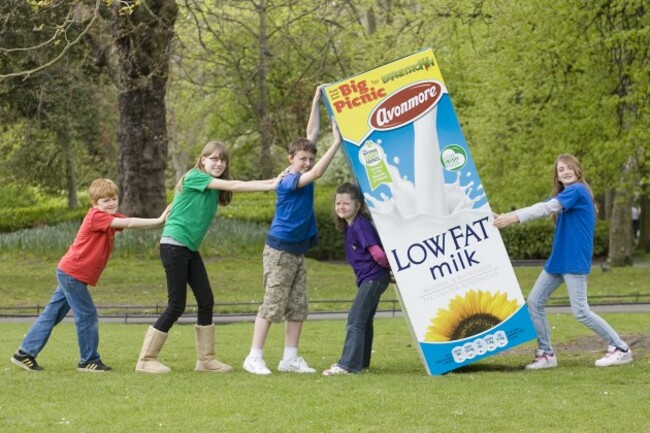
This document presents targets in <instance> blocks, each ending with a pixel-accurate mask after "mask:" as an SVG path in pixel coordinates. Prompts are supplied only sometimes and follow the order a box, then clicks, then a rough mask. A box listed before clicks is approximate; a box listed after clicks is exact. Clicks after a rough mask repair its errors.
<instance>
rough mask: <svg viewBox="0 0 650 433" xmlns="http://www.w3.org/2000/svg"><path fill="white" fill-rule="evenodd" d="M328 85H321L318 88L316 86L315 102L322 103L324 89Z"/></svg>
mask: <svg viewBox="0 0 650 433" xmlns="http://www.w3.org/2000/svg"><path fill="white" fill-rule="evenodd" d="M327 85H329V83H324V84H319V85H318V86H316V93H314V101H313V102H318V101H320V98H321V96H322V95H323V89H324V88H325V86H327Z"/></svg>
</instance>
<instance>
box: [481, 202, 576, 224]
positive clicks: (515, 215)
mask: <svg viewBox="0 0 650 433" xmlns="http://www.w3.org/2000/svg"><path fill="white" fill-rule="evenodd" d="M562 209H563V206H562V203H560V202H559V201H558V199H556V198H552V199H550V200H548V201H543V202H540V203H535V204H534V205H532V206H528V207H524V208H521V209H517V210H514V211H512V212H508V213H507V214H501V215H498V214H494V222H493V224H494V226H495V227H498V228H503V227H507V226H509V225H510V224H513V223H522V224H523V223H526V222H528V221H532V220H535V219H537V218H541V217H543V216H549V215H550V214H552V213H553V212H559V211H561V210H562Z"/></svg>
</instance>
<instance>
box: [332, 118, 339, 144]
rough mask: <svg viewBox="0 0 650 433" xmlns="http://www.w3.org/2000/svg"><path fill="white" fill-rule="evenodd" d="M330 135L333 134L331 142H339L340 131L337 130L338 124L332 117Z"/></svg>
mask: <svg viewBox="0 0 650 433" xmlns="http://www.w3.org/2000/svg"><path fill="white" fill-rule="evenodd" d="M332 135H333V136H334V141H333V142H332V144H336V145H339V144H341V132H340V131H339V126H338V125H337V124H336V120H334V118H332Z"/></svg>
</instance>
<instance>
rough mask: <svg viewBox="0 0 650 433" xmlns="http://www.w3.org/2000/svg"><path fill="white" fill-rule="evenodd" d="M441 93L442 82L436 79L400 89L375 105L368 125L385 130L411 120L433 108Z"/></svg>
mask: <svg viewBox="0 0 650 433" xmlns="http://www.w3.org/2000/svg"><path fill="white" fill-rule="evenodd" d="M442 95H443V93H442V84H440V83H439V82H437V81H420V82H419V83H416V84H413V85H412V86H409V87H405V88H403V89H400V90H398V91H397V92H395V93H393V94H392V95H390V96H389V97H387V98H386V99H385V100H384V101H382V103H381V104H380V105H378V106H377V107H375V109H374V110H373V111H372V113H371V114H370V121H369V122H370V126H372V127H373V128H375V129H380V130H382V129H384V130H387V129H395V128H397V127H400V126H402V125H406V124H407V123H410V122H413V121H414V120H416V119H418V118H419V117H420V116H422V115H423V114H424V113H426V112H427V111H429V109H431V108H433V106H435V105H436V104H437V103H438V101H439V100H440V98H442Z"/></svg>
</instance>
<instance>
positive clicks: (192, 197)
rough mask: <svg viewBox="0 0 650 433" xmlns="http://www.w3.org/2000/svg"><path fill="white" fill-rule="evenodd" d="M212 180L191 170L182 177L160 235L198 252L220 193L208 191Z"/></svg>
mask: <svg viewBox="0 0 650 433" xmlns="http://www.w3.org/2000/svg"><path fill="white" fill-rule="evenodd" d="M212 179H214V178H213V177H212V176H210V175H209V174H207V173H205V172H203V171H201V170H199V169H198V168H193V169H191V170H190V171H188V172H187V173H186V174H185V178H184V179H183V187H182V190H181V191H180V192H179V193H177V194H176V196H175V197H174V201H173V202H172V210H171V212H170V213H169V216H167V220H166V221H165V227H164V228H163V232H162V235H163V236H169V237H170V238H174V239H175V240H177V241H178V242H180V243H182V244H183V245H185V246H186V247H187V248H189V249H190V250H192V251H198V249H199V246H200V245H201V242H202V241H203V238H204V237H205V233H206V232H207V231H208V228H209V227H210V224H211V223H212V220H213V219H214V216H215V215H216V214H217V204H218V199H219V191H218V190H216V189H208V184H209V183H210V182H211V181H212Z"/></svg>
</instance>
